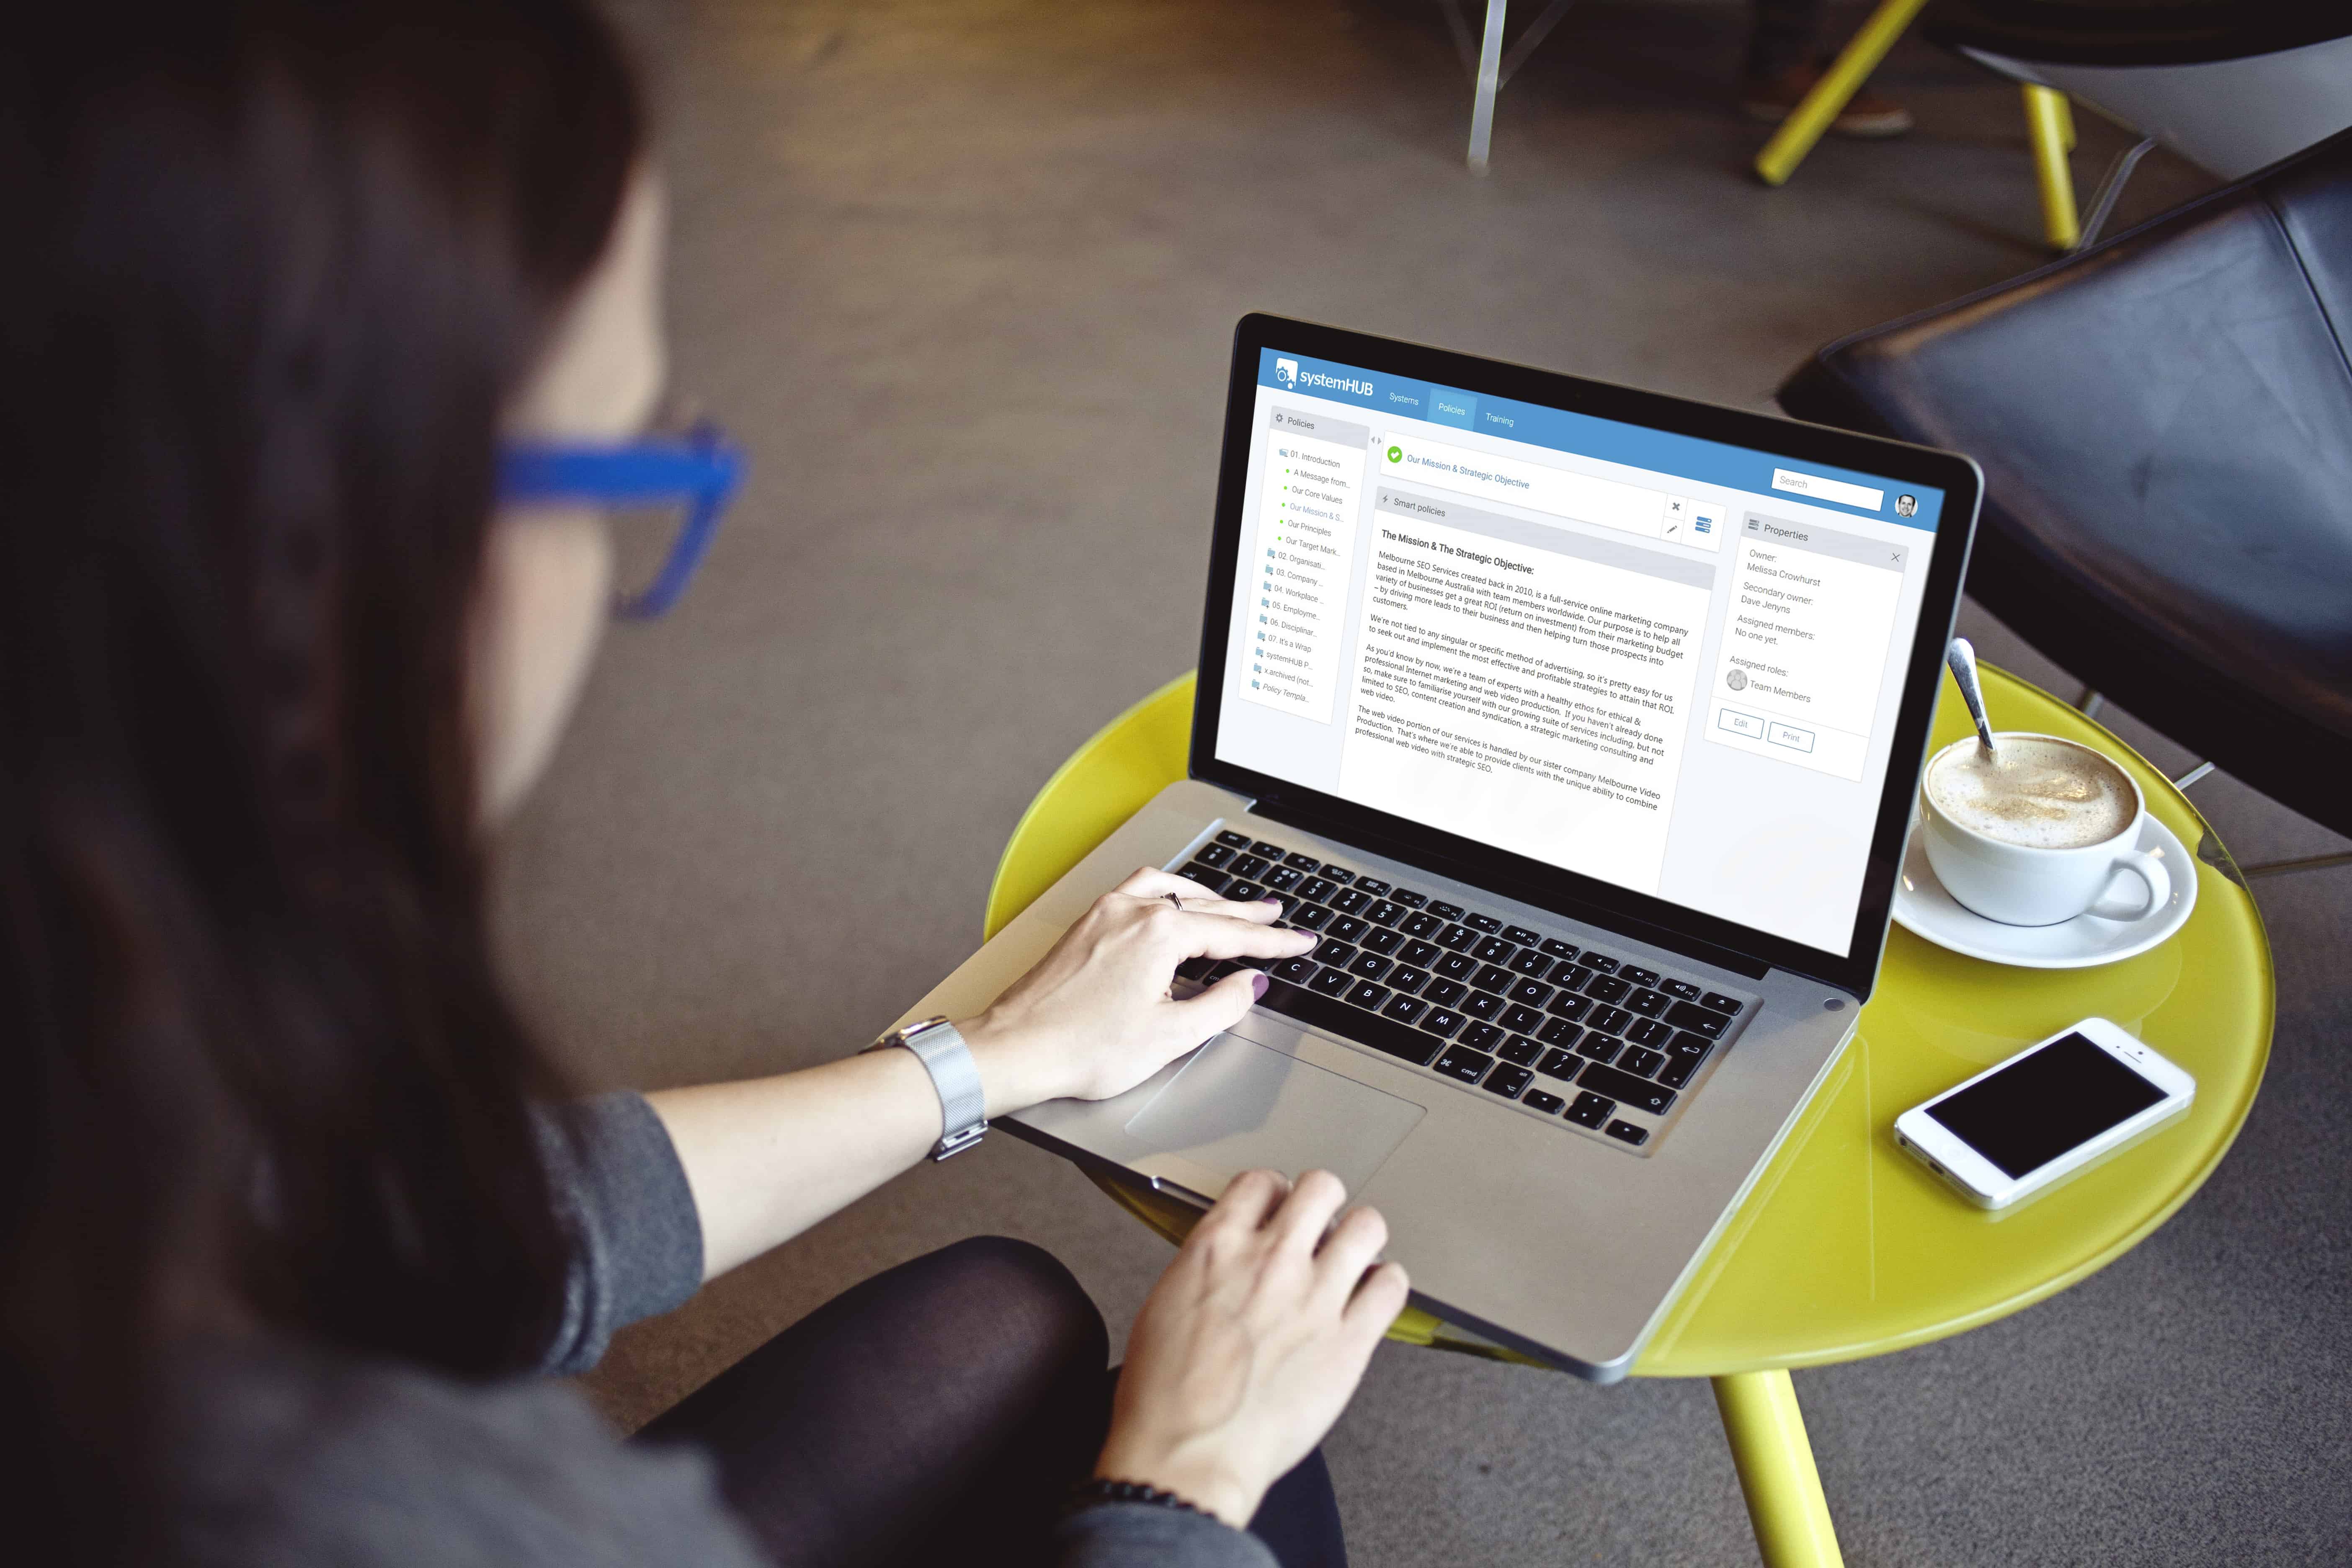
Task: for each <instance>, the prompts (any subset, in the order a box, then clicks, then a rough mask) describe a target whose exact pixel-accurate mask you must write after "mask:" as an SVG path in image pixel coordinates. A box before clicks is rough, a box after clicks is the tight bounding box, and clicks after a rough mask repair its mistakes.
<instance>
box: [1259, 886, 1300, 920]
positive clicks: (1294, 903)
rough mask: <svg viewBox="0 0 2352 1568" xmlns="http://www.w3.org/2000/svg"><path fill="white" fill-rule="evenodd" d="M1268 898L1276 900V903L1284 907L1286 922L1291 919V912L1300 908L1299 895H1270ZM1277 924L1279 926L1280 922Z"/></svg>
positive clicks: (1283, 912)
mask: <svg viewBox="0 0 2352 1568" xmlns="http://www.w3.org/2000/svg"><path fill="white" fill-rule="evenodd" d="M1266 897H1267V898H1269V899H1272V900H1275V901H1276V903H1278V904H1280V905H1281V906H1282V914H1283V918H1284V919H1288V918H1289V915H1290V911H1291V910H1295V909H1297V907H1298V895H1297V893H1268V894H1267V895H1266ZM1276 923H1277V924H1279V923H1280V922H1279V921H1277V922H1276Z"/></svg>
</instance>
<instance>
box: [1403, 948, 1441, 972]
mask: <svg viewBox="0 0 2352 1568" xmlns="http://www.w3.org/2000/svg"><path fill="white" fill-rule="evenodd" d="M1444 951H1445V950H1444V949H1443V948H1441V947H1439V946H1438V945H1437V944H1436V943H1435V942H1406V943H1405V944H1404V948H1403V951H1402V952H1399V953H1398V954H1397V959H1398V961H1399V962H1400V963H1410V964H1412V965H1413V966H1414V967H1415V968H1419V969H1427V968H1428V967H1429V966H1430V965H1431V964H1433V963H1436V962H1437V961H1438V959H1439V958H1440V957H1442V956H1443V955H1444Z"/></svg>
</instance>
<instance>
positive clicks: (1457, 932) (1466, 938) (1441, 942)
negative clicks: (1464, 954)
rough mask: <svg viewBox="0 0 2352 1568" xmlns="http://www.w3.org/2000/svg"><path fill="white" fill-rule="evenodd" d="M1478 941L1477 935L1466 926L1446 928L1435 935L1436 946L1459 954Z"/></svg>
mask: <svg viewBox="0 0 2352 1568" xmlns="http://www.w3.org/2000/svg"><path fill="white" fill-rule="evenodd" d="M1477 940H1478V933H1477V932H1476V931H1472V930H1471V929H1470V928H1469V927H1468V926H1447V927H1446V928H1445V929H1444V931H1439V932H1438V933H1437V945H1438V946H1440V947H1450V948H1452V949H1453V950H1454V952H1461V951H1462V950H1463V949H1464V948H1465V947H1468V946H1469V945H1470V944H1471V943H1472V942H1476V941H1477Z"/></svg>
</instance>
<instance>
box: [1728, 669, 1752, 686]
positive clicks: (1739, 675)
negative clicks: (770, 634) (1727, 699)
mask: <svg viewBox="0 0 2352 1568" xmlns="http://www.w3.org/2000/svg"><path fill="white" fill-rule="evenodd" d="M1723 683H1724V684H1725V685H1726V686H1728V687H1729V688H1731V689H1733V690H1734V691H1745V690H1747V689H1748V672H1747V671H1746V670H1744V669H1735V670H1733V671H1732V672H1731V673H1730V674H1729V675H1727V676H1725V677H1724V678H1723Z"/></svg>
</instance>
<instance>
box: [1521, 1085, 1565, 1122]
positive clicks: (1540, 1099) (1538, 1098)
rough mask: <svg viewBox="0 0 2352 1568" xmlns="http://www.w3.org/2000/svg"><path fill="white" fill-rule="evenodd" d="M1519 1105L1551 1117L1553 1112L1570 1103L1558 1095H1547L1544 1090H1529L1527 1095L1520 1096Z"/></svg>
mask: <svg viewBox="0 0 2352 1568" xmlns="http://www.w3.org/2000/svg"><path fill="white" fill-rule="evenodd" d="M1519 1103H1520V1104H1521V1105H1524V1106H1527V1107H1528V1108H1529V1109H1530V1110H1540V1111H1542V1112H1543V1113H1544V1114H1545V1115H1546V1116H1549V1115H1551V1114H1552V1113H1553V1112H1555V1111H1557V1110H1559V1108H1560V1107H1561V1106H1563V1105H1565V1104H1567V1103H1568V1101H1566V1100H1562V1099H1560V1097H1559V1096H1558V1095H1556V1094H1546V1093H1545V1092H1544V1091H1543V1090H1542V1089H1529V1090H1528V1091H1527V1093H1525V1094H1523V1095H1521V1096H1519Z"/></svg>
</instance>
